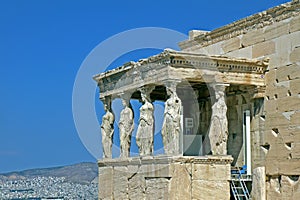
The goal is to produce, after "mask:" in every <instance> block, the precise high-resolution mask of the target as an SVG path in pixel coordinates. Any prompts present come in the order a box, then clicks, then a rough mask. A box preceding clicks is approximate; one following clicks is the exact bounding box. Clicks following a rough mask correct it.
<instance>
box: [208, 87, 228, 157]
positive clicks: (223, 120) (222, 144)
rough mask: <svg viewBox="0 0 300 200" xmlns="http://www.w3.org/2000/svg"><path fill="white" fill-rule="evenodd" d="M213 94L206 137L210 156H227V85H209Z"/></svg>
mask: <svg viewBox="0 0 300 200" xmlns="http://www.w3.org/2000/svg"><path fill="white" fill-rule="evenodd" d="M210 86H211V88H212V91H213V93H214V95H215V96H214V99H213V100H212V114H211V121H210V127H209V132H208V137H209V141H210V148H211V152H212V155H227V139H228V121H227V116H226V114H227V105H226V102H225V89H226V87H227V86H229V85H228V84H218V83H214V84H211V85H210Z"/></svg>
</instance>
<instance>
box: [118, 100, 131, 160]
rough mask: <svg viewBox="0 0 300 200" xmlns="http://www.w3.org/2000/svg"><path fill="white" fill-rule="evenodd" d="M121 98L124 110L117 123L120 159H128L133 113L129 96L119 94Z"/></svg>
mask: <svg viewBox="0 0 300 200" xmlns="http://www.w3.org/2000/svg"><path fill="white" fill-rule="evenodd" d="M121 98H122V104H123V106H124V108H123V110H122V111H121V114H120V121H119V133H120V148H121V154H120V157H129V154H130V141H131V134H132V131H133V129H134V121H133V111H132V109H131V106H130V94H121Z"/></svg>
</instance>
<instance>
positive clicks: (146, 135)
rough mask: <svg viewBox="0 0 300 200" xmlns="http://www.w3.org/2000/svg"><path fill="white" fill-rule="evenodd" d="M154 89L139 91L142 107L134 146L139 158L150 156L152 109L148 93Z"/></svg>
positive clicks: (151, 146) (152, 125) (152, 131)
mask: <svg viewBox="0 0 300 200" xmlns="http://www.w3.org/2000/svg"><path fill="white" fill-rule="evenodd" d="M153 89H154V87H150V86H148V87H144V88H141V89H140V92H141V97H142V101H143V105H142V106H141V108H140V119H139V125H138V129H137V133H136V144H137V146H138V147H139V153H140V156H147V155H152V152H153V137H154V116H153V112H154V107H153V105H152V103H151V100H150V93H151V92H152V90H153Z"/></svg>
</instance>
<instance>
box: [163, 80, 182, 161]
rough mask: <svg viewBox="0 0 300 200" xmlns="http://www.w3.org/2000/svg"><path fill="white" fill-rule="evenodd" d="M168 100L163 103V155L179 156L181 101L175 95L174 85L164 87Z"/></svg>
mask: <svg viewBox="0 0 300 200" xmlns="http://www.w3.org/2000/svg"><path fill="white" fill-rule="evenodd" d="M166 90H167V95H168V96H169V99H168V100H167V101H166V102H165V111H164V121H163V126H162V130H161V133H162V138H163V144H164V150H165V154H167V155H176V154H179V150H180V149H179V137H180V133H181V105H182V103H181V100H180V99H179V98H178V96H177V93H176V84H175V83H174V84H171V85H170V84H169V86H166Z"/></svg>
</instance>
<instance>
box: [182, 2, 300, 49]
mask: <svg viewBox="0 0 300 200" xmlns="http://www.w3.org/2000/svg"><path fill="white" fill-rule="evenodd" d="M299 9H300V3H299V0H294V1H292V2H288V3H285V4H282V5H279V6H276V7H273V8H270V9H268V10H266V11H263V12H260V13H257V14H255V15H251V16H249V17H246V18H244V19H241V20H238V21H236V22H233V23H231V24H228V25H226V26H223V27H221V28H218V29H215V30H213V31H211V32H203V33H202V34H200V35H197V36H195V37H194V38H190V39H191V40H186V41H183V42H180V43H179V46H180V48H181V49H182V50H184V49H187V48H190V47H196V46H197V48H200V47H205V46H209V45H212V44H215V43H217V42H220V41H222V40H228V39H230V38H236V37H238V36H239V35H242V34H245V33H247V32H250V31H252V30H257V29H261V28H264V27H267V26H270V25H272V24H274V23H275V22H280V21H283V20H286V19H288V18H291V17H295V16H299Z"/></svg>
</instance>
